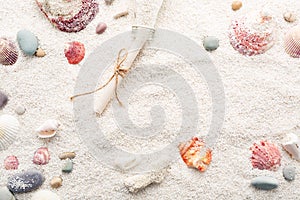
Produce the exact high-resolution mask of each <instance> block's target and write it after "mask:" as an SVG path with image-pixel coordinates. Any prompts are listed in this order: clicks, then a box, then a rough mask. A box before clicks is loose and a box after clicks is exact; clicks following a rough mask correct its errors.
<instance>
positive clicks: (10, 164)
mask: <svg viewBox="0 0 300 200" xmlns="http://www.w3.org/2000/svg"><path fill="white" fill-rule="evenodd" d="M18 166H19V160H18V158H17V157H16V156H7V157H6V158H5V160H4V167H5V169H6V170H12V169H18Z"/></svg>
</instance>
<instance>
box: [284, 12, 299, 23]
mask: <svg viewBox="0 0 300 200" xmlns="http://www.w3.org/2000/svg"><path fill="white" fill-rule="evenodd" d="M283 18H284V20H285V21H287V22H294V21H296V15H295V14H294V13H291V12H286V13H284V14H283Z"/></svg>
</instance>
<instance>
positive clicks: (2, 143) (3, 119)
mask: <svg viewBox="0 0 300 200" xmlns="http://www.w3.org/2000/svg"><path fill="white" fill-rule="evenodd" d="M18 132H19V122H18V120H17V119H16V118H15V117H13V116H11V115H1V116H0V151H2V150H5V149H7V148H8V147H9V146H10V145H11V144H12V143H13V142H14V141H15V140H16V137H17V134H18Z"/></svg>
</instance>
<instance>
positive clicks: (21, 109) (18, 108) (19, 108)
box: [15, 105, 26, 115]
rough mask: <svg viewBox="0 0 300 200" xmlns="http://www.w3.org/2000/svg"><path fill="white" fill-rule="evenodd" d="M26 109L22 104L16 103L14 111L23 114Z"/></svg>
mask: <svg viewBox="0 0 300 200" xmlns="http://www.w3.org/2000/svg"><path fill="white" fill-rule="evenodd" d="M25 111H26V108H25V107H24V106H21V105H18V106H17V108H16V110H15V112H16V113H17V114H18V115H23V114H24V113H25Z"/></svg>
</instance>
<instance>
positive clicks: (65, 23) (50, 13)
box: [35, 0, 99, 32]
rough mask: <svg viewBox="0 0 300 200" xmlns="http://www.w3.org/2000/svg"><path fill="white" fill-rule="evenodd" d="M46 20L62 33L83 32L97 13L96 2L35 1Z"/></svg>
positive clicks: (83, 0)
mask: <svg viewBox="0 0 300 200" xmlns="http://www.w3.org/2000/svg"><path fill="white" fill-rule="evenodd" d="M35 1H36V3H37V5H38V6H39V8H40V10H41V11H42V12H43V13H44V15H45V16H46V17H47V18H48V20H49V21H50V22H51V23H52V24H53V25H54V26H55V27H57V28H58V29H59V30H61V31H64V32H78V31H81V30H83V29H84V28H85V27H86V26H87V25H88V24H89V23H90V22H91V21H92V20H93V19H94V18H95V16H96V14H97V13H98V12H99V4H98V3H97V1H96V0H35Z"/></svg>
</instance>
